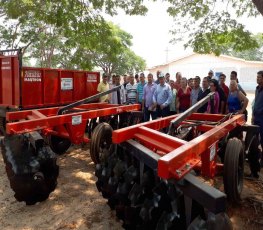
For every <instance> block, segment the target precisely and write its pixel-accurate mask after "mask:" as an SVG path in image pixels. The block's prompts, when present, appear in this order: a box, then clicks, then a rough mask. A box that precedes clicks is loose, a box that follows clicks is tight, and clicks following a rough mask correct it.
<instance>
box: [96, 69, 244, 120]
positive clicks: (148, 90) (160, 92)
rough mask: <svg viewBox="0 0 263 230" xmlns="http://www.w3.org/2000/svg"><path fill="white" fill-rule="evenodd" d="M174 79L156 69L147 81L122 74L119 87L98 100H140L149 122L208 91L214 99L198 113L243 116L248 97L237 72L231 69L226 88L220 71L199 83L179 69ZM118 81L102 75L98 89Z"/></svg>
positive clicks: (183, 107) (188, 104)
mask: <svg viewBox="0 0 263 230" xmlns="http://www.w3.org/2000/svg"><path fill="white" fill-rule="evenodd" d="M175 78H176V80H175V81H174V80H171V79H170V74H169V73H166V74H165V75H164V74H162V73H161V72H160V71H158V72H157V80H156V81H154V78H153V74H151V73H149V74H148V75H147V81H146V79H145V75H144V73H141V74H140V75H135V76H133V75H129V76H127V75H124V76H123V85H122V86H121V88H120V90H118V91H116V92H113V93H111V94H109V95H105V96H103V97H101V98H100V101H101V102H109V103H112V104H134V103H140V104H141V105H142V110H143V112H144V121H149V120H150V118H151V119H153V120H154V119H156V118H159V117H166V116H169V115H173V114H176V113H182V112H184V111H186V110H187V109H188V108H190V107H191V106H192V105H194V104H196V103H197V102H198V101H200V100H202V99H203V98H204V97H206V96H207V95H208V94H209V93H210V92H214V93H215V94H214V97H213V98H214V99H213V100H210V101H208V102H207V103H206V104H205V105H203V106H202V107H201V108H199V109H198V111H197V112H200V113H211V114H227V113H239V114H242V113H244V114H245V115H246V107H247V105H248V98H247V97H246V93H245V91H244V90H243V88H242V87H241V85H240V84H239V83H238V78H237V72H235V71H232V72H231V75H230V85H229V87H228V86H227V85H226V84H225V81H226V75H225V74H223V73H222V74H220V76H219V80H216V79H215V78H214V76H213V71H212V70H211V71H209V73H208V76H206V77H204V78H203V79H202V82H201V78H200V77H199V76H196V77H194V78H190V79H189V80H187V78H185V77H182V74H181V73H180V72H177V73H176V76H175ZM120 84H121V77H120V76H119V75H113V76H112V79H111V82H110V83H109V78H108V76H107V75H106V74H104V75H103V80H102V82H101V83H100V84H99V85H98V92H104V91H107V90H109V89H111V88H113V87H116V86H118V85H120Z"/></svg>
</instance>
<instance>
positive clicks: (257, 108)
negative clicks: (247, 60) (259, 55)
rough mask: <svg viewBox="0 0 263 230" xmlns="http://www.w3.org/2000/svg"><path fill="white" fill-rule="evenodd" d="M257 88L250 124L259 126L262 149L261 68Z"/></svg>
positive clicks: (262, 87) (262, 76) (262, 158)
mask: <svg viewBox="0 0 263 230" xmlns="http://www.w3.org/2000/svg"><path fill="white" fill-rule="evenodd" d="M257 84H258V86H257V88H256V93H255V103H254V108H253V112H252V124H254V125H258V126H259V127H260V137H261V139H260V143H261V147H262V149H263V70H261V71H259V72H258V73H257ZM261 166H263V157H262V156H261Z"/></svg>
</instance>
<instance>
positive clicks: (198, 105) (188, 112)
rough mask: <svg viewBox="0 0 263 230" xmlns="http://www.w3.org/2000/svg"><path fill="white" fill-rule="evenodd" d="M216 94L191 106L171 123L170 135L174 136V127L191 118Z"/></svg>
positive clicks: (211, 94)
mask: <svg viewBox="0 0 263 230" xmlns="http://www.w3.org/2000/svg"><path fill="white" fill-rule="evenodd" d="M214 94H215V93H214V92H211V93H209V94H208V95H207V96H205V97H204V98H203V99H202V100H200V101H198V102H197V103H196V104H194V105H193V106H191V107H190V108H189V109H187V110H186V111H184V112H183V113H181V114H180V115H179V116H177V117H176V118H175V119H173V120H171V121H170V125H169V130H168V134H169V135H171V134H172V130H173V127H175V126H176V125H177V124H179V123H181V122H182V121H183V120H185V119H186V118H187V117H189V116H190V115H191V114H192V113H194V112H196V111H197V110H198V109H199V108H201V107H202V106H203V105H204V104H206V103H207V102H208V101H209V100H210V99H212V98H213V96H214Z"/></svg>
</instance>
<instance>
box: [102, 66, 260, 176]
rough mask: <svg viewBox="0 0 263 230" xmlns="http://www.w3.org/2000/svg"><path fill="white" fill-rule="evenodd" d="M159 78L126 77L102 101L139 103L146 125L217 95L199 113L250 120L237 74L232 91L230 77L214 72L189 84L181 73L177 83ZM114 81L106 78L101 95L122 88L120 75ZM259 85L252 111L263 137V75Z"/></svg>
mask: <svg viewBox="0 0 263 230" xmlns="http://www.w3.org/2000/svg"><path fill="white" fill-rule="evenodd" d="M156 77H157V79H156V80H155V81H154V77H153V74H151V73H149V74H148V75H147V81H146V80H145V75H144V73H141V74H140V75H138V74H136V75H135V76H133V75H129V76H127V75H124V76H123V85H122V86H121V88H120V90H118V91H116V92H113V93H111V94H109V95H105V96H103V97H101V98H100V101H101V102H109V103H112V104H134V103H139V104H141V105H142V111H143V113H144V121H149V120H150V119H152V120H154V119H157V118H160V117H166V116H169V115H173V114H176V113H182V112H184V111H186V110H187V109H188V108H190V107H191V106H192V105H194V104H196V103H197V102H198V101H200V100H202V99H203V98H204V97H206V96H207V95H208V94H209V93H210V92H215V94H214V97H213V100H209V101H208V102H207V103H206V104H205V105H203V106H202V107H201V108H199V109H198V111H197V112H199V113H210V114H228V113H234V114H245V118H246V119H247V110H246V108H247V105H248V98H247V97H246V92H245V91H244V90H243V88H242V87H241V85H240V84H239V81H238V78H237V72H236V71H232V72H231V74H230V85H229V87H228V86H227V85H226V84H225V81H226V75H225V74H223V73H222V74H220V76H219V79H218V80H217V79H215V77H214V73H213V71H212V70H210V71H209V72H208V76H206V77H204V78H203V79H202V82H201V78H200V77H199V76H196V77H194V78H190V79H188V80H187V78H185V77H182V74H181V73H180V72H177V73H176V75H175V81H174V80H171V79H170V74H169V73H166V74H165V75H164V74H163V73H161V72H160V71H157V76H156ZM111 80H112V81H111V83H109V78H108V76H107V75H105V74H104V75H103V80H102V82H101V83H100V84H99V85H98V92H104V91H107V90H108V89H111V88H113V87H115V86H118V85H120V84H121V83H120V82H121V78H120V76H119V75H113V76H112V79H111ZM257 84H258V86H257V88H256V93H255V100H254V103H253V109H252V124H255V125H259V126H260V136H261V137H263V71H259V72H258V73H257ZM261 146H262V149H263V138H261ZM261 162H263V159H262V160H261ZM255 168H258V166H255ZM258 171H259V169H256V170H255V172H254V176H256V177H257V176H258V175H257V172H258Z"/></svg>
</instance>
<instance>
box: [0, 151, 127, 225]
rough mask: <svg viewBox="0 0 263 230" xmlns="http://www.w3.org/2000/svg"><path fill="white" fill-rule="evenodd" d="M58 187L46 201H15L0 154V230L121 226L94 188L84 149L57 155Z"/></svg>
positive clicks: (89, 163) (94, 178)
mask: <svg viewBox="0 0 263 230" xmlns="http://www.w3.org/2000/svg"><path fill="white" fill-rule="evenodd" d="M58 164H59V166H60V175H59V178H58V186H57V188H56V190H55V191H54V192H53V193H51V195H50V197H49V199H48V200H46V201H44V202H41V203H38V204H37V205H33V206H26V205H25V203H24V202H17V201H16V200H15V198H14V196H13V195H14V193H13V191H12V190H11V189H10V186H9V181H8V179H7V176H6V173H5V166H4V163H3V159H2V156H1V157H0V229H1V230H2V229H3V230H4V229H6V230H9V229H10V230H13V229H16V230H22V229H23V230H33V229H34V230H35V229H50V230H58V229H96V230H108V229H114V230H115V229H122V228H121V223H120V222H118V220H117V219H116V217H115V213H114V212H113V211H111V210H110V208H109V207H108V205H107V204H106V200H105V199H103V198H102V196H101V194H100V193H99V192H98V191H97V188H96V185H95V182H96V177H95V175H94V171H95V169H94V168H95V166H94V164H93V163H92V161H91V159H90V157H89V152H88V150H81V149H79V148H77V147H75V148H72V149H71V151H69V153H67V154H65V155H63V156H60V157H59V158H58Z"/></svg>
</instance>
